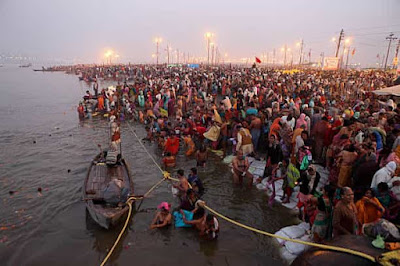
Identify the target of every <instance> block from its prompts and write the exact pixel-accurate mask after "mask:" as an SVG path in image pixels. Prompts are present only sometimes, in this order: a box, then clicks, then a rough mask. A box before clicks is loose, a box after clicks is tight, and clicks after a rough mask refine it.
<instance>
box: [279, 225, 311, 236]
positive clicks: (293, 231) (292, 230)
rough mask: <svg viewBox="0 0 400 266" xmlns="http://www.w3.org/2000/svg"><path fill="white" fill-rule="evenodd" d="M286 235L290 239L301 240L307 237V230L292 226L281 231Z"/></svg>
mask: <svg viewBox="0 0 400 266" xmlns="http://www.w3.org/2000/svg"><path fill="white" fill-rule="evenodd" d="M281 231H283V232H284V233H285V234H286V235H288V236H289V237H290V238H300V237H302V236H304V235H305V233H306V230H304V229H303V228H301V227H299V226H297V225H292V226H287V227H284V228H282V229H281Z"/></svg>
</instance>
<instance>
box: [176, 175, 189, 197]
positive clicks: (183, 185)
mask: <svg viewBox="0 0 400 266" xmlns="http://www.w3.org/2000/svg"><path fill="white" fill-rule="evenodd" d="M178 179H179V183H178V184H176V185H173V187H174V188H176V189H178V191H179V193H178V195H179V196H183V195H185V194H186V191H187V190H188V189H189V182H188V180H187V179H186V177H185V172H184V171H183V170H182V169H179V170H178Z"/></svg>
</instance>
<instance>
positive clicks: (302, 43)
mask: <svg viewBox="0 0 400 266" xmlns="http://www.w3.org/2000/svg"><path fill="white" fill-rule="evenodd" d="M303 45H304V42H303V39H302V40H301V43H300V58H299V65H301V59H302V55H303Z"/></svg>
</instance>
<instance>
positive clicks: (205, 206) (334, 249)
mask: <svg viewBox="0 0 400 266" xmlns="http://www.w3.org/2000/svg"><path fill="white" fill-rule="evenodd" d="M128 127H129V129H130V130H131V132H132V133H133V134H134V135H135V137H136V138H137V140H138V141H139V143H140V144H141V146H142V147H143V149H144V150H145V151H146V153H147V154H148V155H149V157H150V158H151V159H152V161H153V162H154V164H155V165H156V166H157V167H158V169H159V170H160V171H161V173H162V174H163V178H162V179H161V180H160V181H158V182H157V183H156V184H154V185H153V186H152V187H151V188H150V189H149V190H148V191H147V192H146V193H145V194H144V195H143V197H130V198H129V199H128V201H127V204H128V206H129V213H128V217H127V218H126V221H125V225H124V227H123V228H122V230H121V232H120V234H119V235H118V237H117V239H116V241H115V243H114V245H113V247H112V248H111V250H110V251H109V253H108V255H107V256H106V257H105V259H104V260H103V262H102V263H101V266H104V264H105V263H106V262H107V260H108V259H109V257H110V256H111V254H112V252H113V251H114V249H115V247H116V246H117V244H118V242H119V240H120V239H121V237H122V234H123V233H124V231H125V229H126V226H127V225H128V221H129V218H130V216H131V213H132V203H131V201H133V200H141V199H144V198H145V197H147V196H148V195H149V194H150V193H151V192H152V191H153V190H154V189H156V187H157V186H159V185H160V184H161V183H162V182H163V181H165V180H167V179H169V180H172V181H179V179H176V178H172V177H171V176H170V174H169V173H168V172H166V171H163V170H162V168H161V167H160V165H159V164H158V163H157V162H156V161H155V160H154V158H153V156H151V154H150V153H149V152H148V151H147V149H146V147H145V146H144V145H143V143H142V142H141V141H140V139H139V137H138V136H137V134H136V132H135V131H134V130H132V128H131V126H130V125H129V123H128ZM189 186H190V184H189ZM199 205H200V206H202V207H203V208H205V209H207V210H208V211H210V212H211V213H213V214H214V215H216V216H218V217H220V218H222V219H224V220H225V221H227V222H230V223H232V224H234V225H237V226H239V227H242V228H244V229H247V230H249V231H253V232H255V233H258V234H262V235H266V236H269V237H272V238H279V239H282V240H285V241H290V242H294V243H298V244H303V245H308V246H313V247H317V248H321V249H326V250H333V251H338V252H343V253H348V254H351V255H355V256H359V257H362V258H365V259H367V260H370V261H372V262H376V260H375V258H374V257H373V256H371V255H368V254H365V253H363V252H360V251H356V250H352V249H348V248H342V247H337V246H331V245H324V244H318V243H313V242H307V241H302V240H298V239H291V238H287V237H284V236H278V235H275V234H272V233H269V232H266V231H263V230H260V229H257V228H254V227H251V226H248V225H245V224H242V223H239V222H237V221H235V220H232V219H230V218H228V217H226V216H225V215H223V214H221V213H219V212H217V211H216V210H214V209H212V208H210V207H209V206H207V205H206V203H205V202H203V203H199Z"/></svg>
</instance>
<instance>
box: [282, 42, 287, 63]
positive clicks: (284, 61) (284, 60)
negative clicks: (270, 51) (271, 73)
mask: <svg viewBox="0 0 400 266" xmlns="http://www.w3.org/2000/svg"><path fill="white" fill-rule="evenodd" d="M281 51H282V52H284V53H285V56H284V58H283V66H286V52H287V51H288V48H287V45H286V44H285V46H284V47H283V48H282V49H281Z"/></svg>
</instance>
